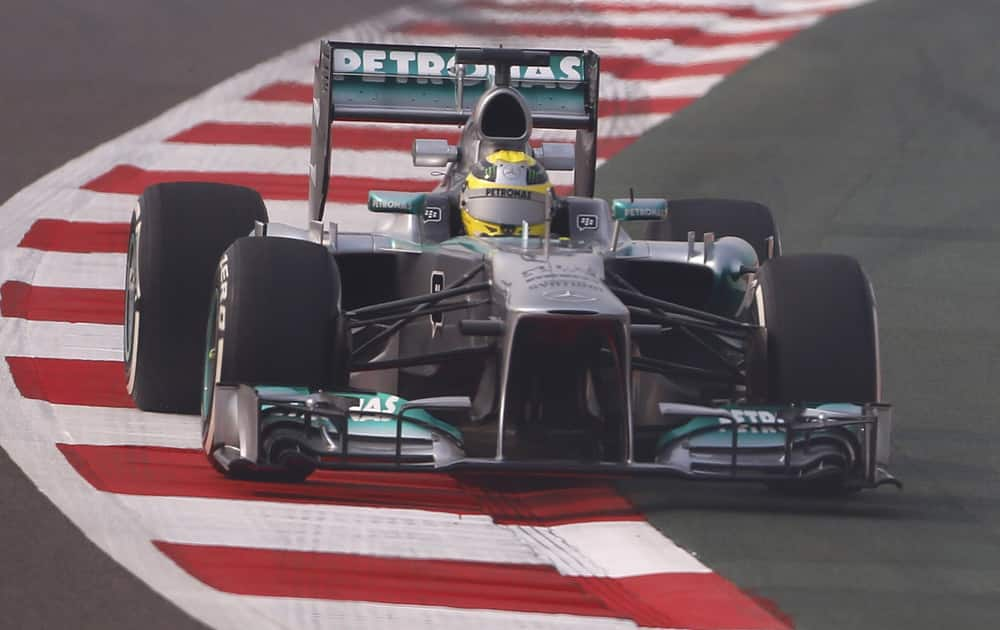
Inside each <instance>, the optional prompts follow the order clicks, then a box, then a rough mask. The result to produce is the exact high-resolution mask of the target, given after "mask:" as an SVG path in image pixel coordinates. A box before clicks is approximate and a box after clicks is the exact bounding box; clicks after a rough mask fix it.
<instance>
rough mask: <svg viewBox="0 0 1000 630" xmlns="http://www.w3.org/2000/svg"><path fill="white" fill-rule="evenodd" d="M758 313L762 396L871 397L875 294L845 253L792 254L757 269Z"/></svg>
mask: <svg viewBox="0 0 1000 630" xmlns="http://www.w3.org/2000/svg"><path fill="white" fill-rule="evenodd" d="M757 281H758V287H757V296H756V297H757V311H758V318H759V321H760V324H761V325H763V326H764V327H765V328H766V330H767V361H766V363H767V390H768V391H767V398H769V399H770V400H772V401H780V402H788V403H799V402H857V403H865V402H876V401H878V400H879V398H880V395H881V391H880V382H881V379H880V374H879V358H878V331H877V316H876V311H875V298H874V295H873V293H872V289H871V283H870V282H869V281H868V277H867V276H866V275H865V272H864V271H863V270H862V269H861V265H859V264H858V262H857V261H856V260H854V259H853V258H851V257H849V256H841V255H835V254H797V255H792V256H782V257H781V258H776V259H774V260H771V261H768V262H766V263H764V265H762V266H761V268H760V271H759V273H758V274H757Z"/></svg>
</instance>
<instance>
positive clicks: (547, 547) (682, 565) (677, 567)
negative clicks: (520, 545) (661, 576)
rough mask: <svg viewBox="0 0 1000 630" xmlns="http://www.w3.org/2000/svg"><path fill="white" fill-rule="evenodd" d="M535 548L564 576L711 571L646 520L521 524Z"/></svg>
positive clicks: (522, 529) (524, 533)
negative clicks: (541, 525) (533, 541)
mask: <svg viewBox="0 0 1000 630" xmlns="http://www.w3.org/2000/svg"><path fill="white" fill-rule="evenodd" d="M520 530H521V532H522V535H524V536H525V537H526V538H530V539H534V540H535V541H536V542H535V543H534V545H533V546H534V548H535V549H536V551H538V552H539V553H546V554H548V558H549V561H550V562H551V563H552V564H553V565H555V566H556V568H558V569H559V572H560V573H563V574H565V575H595V576H599V577H611V578H621V577H628V576H634V575H649V574H653V573H710V572H711V570H710V569H709V568H708V567H706V566H705V565H704V564H702V563H701V562H699V561H698V560H697V559H696V558H695V557H694V556H692V555H691V554H689V553H688V552H686V551H684V550H683V549H681V548H680V547H678V546H677V545H676V544H674V542H673V541H672V540H670V539H669V538H666V537H665V536H663V535H662V534H661V533H660V532H658V531H657V530H656V528H654V527H653V526H652V525H650V524H649V523H647V522H645V521H624V522H614V521H607V522H603V521H598V522H593V523H572V524H569V525H558V526H556V527H520Z"/></svg>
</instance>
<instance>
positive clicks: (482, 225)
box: [461, 151, 552, 236]
mask: <svg viewBox="0 0 1000 630" xmlns="http://www.w3.org/2000/svg"><path fill="white" fill-rule="evenodd" d="M551 203H552V184H551V183H549V176H548V175H546V173H545V169H544V168H542V165H541V164H539V163H538V162H537V161H536V160H535V158H533V157H531V156H530V155H528V154H527V153H524V152H522V151H497V152H495V153H491V154H490V155H488V156H487V157H486V158H485V159H483V160H480V161H479V162H477V163H476V164H475V165H474V166H473V167H472V170H471V171H470V172H469V175H468V177H466V178H465V186H464V187H463V189H462V199H461V206H462V224H463V225H465V232H466V234H469V235H472V236H520V235H521V225H522V222H523V221H527V222H528V234H530V235H531V236H541V235H542V234H543V233H544V232H545V219H546V217H547V216H548V213H549V208H550V206H551Z"/></svg>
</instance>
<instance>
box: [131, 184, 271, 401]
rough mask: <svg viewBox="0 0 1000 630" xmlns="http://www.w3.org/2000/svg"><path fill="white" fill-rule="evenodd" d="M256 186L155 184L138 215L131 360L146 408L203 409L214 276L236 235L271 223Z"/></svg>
mask: <svg viewBox="0 0 1000 630" xmlns="http://www.w3.org/2000/svg"><path fill="white" fill-rule="evenodd" d="M267 220H268V216H267V209H266V208H265V206H264V202H263V200H262V199H261V197H260V195H259V194H258V193H257V192H256V191H254V190H251V189H249V188H244V187H242V186H231V185H226V184H214V183H203V182H171V183H163V184H157V185H154V186H150V187H149V188H147V189H146V190H145V191H143V193H142V195H141V196H140V197H139V201H138V203H137V205H136V209H135V210H134V211H133V214H132V219H131V222H130V226H131V227H130V235H129V250H128V255H127V262H126V270H125V285H126V300H125V327H124V328H125V339H124V363H125V373H126V383H127V389H128V391H129V394H130V395H131V396H132V399H133V400H134V401H135V403H136V406H138V407H139V408H140V409H143V410H146V411H160V412H171V413H193V414H194V413H198V411H199V408H200V403H201V390H202V378H201V365H202V359H203V352H204V340H205V323H206V320H207V318H208V310H209V303H210V299H211V293H212V284H213V283H212V277H213V272H214V269H215V266H216V264H217V262H218V260H219V256H220V255H221V254H222V252H223V251H224V250H225V249H226V247H228V246H229V244H230V243H232V242H233V241H234V240H236V239H237V238H239V237H241V236H245V235H247V234H249V233H250V232H252V231H253V227H254V222H255V221H261V222H265V223H266V222H267Z"/></svg>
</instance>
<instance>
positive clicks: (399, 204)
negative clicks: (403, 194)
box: [371, 199, 410, 211]
mask: <svg viewBox="0 0 1000 630" xmlns="http://www.w3.org/2000/svg"><path fill="white" fill-rule="evenodd" d="M371 207H372V210H391V211H395V210H404V211H408V210H409V209H410V203H409V202H407V201H396V200H394V199H373V200H372V203H371Z"/></svg>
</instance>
